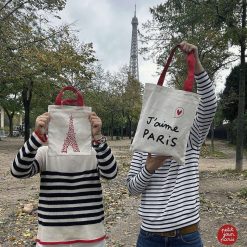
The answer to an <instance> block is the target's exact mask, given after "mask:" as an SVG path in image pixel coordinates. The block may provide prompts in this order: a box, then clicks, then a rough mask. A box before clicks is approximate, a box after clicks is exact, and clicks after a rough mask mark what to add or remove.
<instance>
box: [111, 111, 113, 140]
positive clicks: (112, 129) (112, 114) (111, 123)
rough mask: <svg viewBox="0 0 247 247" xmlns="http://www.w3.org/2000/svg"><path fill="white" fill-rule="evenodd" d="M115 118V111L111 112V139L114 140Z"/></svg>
mask: <svg viewBox="0 0 247 247" xmlns="http://www.w3.org/2000/svg"><path fill="white" fill-rule="evenodd" d="M113 124H114V120H113V113H112V114H111V140H113V131H114V125H113Z"/></svg>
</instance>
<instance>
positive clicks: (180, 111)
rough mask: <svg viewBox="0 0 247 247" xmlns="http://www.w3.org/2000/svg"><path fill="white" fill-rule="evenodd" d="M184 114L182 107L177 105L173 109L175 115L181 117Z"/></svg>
mask: <svg viewBox="0 0 247 247" xmlns="http://www.w3.org/2000/svg"><path fill="white" fill-rule="evenodd" d="M183 115H184V108H182V107H178V108H177V109H176V111H175V117H181V116H183Z"/></svg>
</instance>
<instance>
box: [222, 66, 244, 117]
mask: <svg viewBox="0 0 247 247" xmlns="http://www.w3.org/2000/svg"><path fill="white" fill-rule="evenodd" d="M245 69H247V64H245ZM239 75H240V65H238V66H235V67H234V68H233V69H232V71H231V73H230V74H229V76H228V77H227V78H226V83H225V88H224V90H223V92H222V94H221V105H222V112H223V115H224V118H225V119H226V120H229V121H230V122H232V121H233V120H234V119H236V118H237V116H238V104H239V102H238V101H239V98H238V92H239V80H240V77H239ZM246 83H247V80H246V79H245V84H246ZM245 97H246V92H245ZM246 106H247V105H246V103H245V109H246Z"/></svg>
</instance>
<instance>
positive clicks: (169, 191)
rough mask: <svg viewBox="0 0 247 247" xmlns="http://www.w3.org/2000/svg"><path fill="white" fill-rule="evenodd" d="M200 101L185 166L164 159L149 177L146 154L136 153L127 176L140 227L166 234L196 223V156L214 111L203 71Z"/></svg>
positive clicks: (199, 78)
mask: <svg viewBox="0 0 247 247" xmlns="http://www.w3.org/2000/svg"><path fill="white" fill-rule="evenodd" d="M195 79H196V82H197V91H198V94H199V95H200V96H201V100H200V103H199V106H198V109H197V113H196V116H195V119H194V122H193V126H192V127H191V130H190V135H189V139H188V143H187V148H186V153H185V164H184V165H179V164H178V163H177V162H176V161H175V160H173V159H172V158H171V159H167V160H166V161H165V163H164V164H163V165H162V166H161V167H160V168H159V169H157V170H156V171H155V173H153V174H151V173H149V172H148V171H147V169H146V168H145V163H146V159H147V155H148V154H147V153H143V152H135V153H134V154H133V158H132V161H131V166H130V170H129V173H128V176H127V186H128V190H129V192H130V194H132V195H139V194H141V203H140V206H139V215H140V216H141V218H142V226H141V228H142V229H144V230H146V231H149V232H165V231H170V230H175V229H179V228H182V227H185V226H188V225H192V224H194V223H197V222H199V220H200V217H199V206H200V205H199V203H200V202H199V170H198V163H199V154H200V147H201V145H202V143H203V142H204V140H205V138H206V136H207V133H208V131H209V128H210V125H211V122H212V120H213V117H214V115H215V112H216V96H215V91H214V86H213V85H212V82H211V80H210V79H209V77H208V74H207V73H206V72H205V71H204V72H202V73H200V74H199V75H196V76H195Z"/></svg>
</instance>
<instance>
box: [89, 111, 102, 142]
mask: <svg viewBox="0 0 247 247" xmlns="http://www.w3.org/2000/svg"><path fill="white" fill-rule="evenodd" d="M89 121H90V123H91V126H92V136H93V139H95V140H97V139H100V137H101V136H102V134H101V127H102V121H101V119H100V118H99V117H98V116H97V114H96V113H95V112H92V113H90V115H89Z"/></svg>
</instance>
